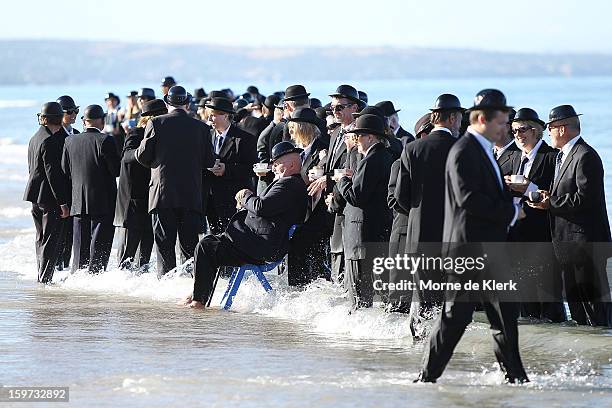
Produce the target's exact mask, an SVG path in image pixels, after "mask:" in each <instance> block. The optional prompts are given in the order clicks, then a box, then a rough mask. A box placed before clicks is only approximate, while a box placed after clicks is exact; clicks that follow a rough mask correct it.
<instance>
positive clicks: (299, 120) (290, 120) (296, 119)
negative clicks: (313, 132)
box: [287, 118, 318, 126]
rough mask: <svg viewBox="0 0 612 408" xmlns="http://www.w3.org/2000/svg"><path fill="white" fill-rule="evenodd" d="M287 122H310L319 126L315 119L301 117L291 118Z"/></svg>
mask: <svg viewBox="0 0 612 408" xmlns="http://www.w3.org/2000/svg"><path fill="white" fill-rule="evenodd" d="M287 122H297V123H310V124H311V125H315V126H317V125H318V123H317V122H316V121H315V120H307V119H301V118H295V119H294V118H289V119H287Z"/></svg>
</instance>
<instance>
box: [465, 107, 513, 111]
mask: <svg viewBox="0 0 612 408" xmlns="http://www.w3.org/2000/svg"><path fill="white" fill-rule="evenodd" d="M513 108H514V106H472V107H471V108H468V109H466V110H465V111H466V112H473V111H502V112H503V111H507V112H509V111H511V110H512V109H513Z"/></svg>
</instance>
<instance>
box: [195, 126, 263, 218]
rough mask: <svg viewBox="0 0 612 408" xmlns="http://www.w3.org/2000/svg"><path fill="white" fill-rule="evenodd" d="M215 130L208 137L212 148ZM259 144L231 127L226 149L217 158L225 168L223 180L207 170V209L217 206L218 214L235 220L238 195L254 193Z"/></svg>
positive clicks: (205, 188)
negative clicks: (245, 191) (239, 192)
mask: <svg viewBox="0 0 612 408" xmlns="http://www.w3.org/2000/svg"><path fill="white" fill-rule="evenodd" d="M215 135H216V133H215V130H214V129H213V130H211V131H210V134H209V136H208V140H209V141H210V142H209V143H210V146H211V147H212V146H213V144H214V141H215V139H216V136H215ZM256 144H257V140H256V138H255V136H253V135H252V134H250V133H247V132H245V131H244V130H242V129H240V128H239V127H238V126H236V125H231V126H230V128H229V130H228V131H227V134H226V135H225V139H224V140H223V145H222V146H221V150H220V151H219V154H218V155H215V158H218V159H220V160H221V163H223V164H225V173H224V174H223V176H219V177H217V176H215V175H214V174H212V173H211V172H210V171H209V170H204V200H205V202H204V208H205V209H208V207H209V206H210V205H213V206H214V210H215V211H216V214H218V215H219V216H222V217H231V216H232V215H233V214H234V213H235V212H236V199H235V197H236V193H237V192H238V191H240V190H242V189H244V188H247V189H253V186H252V185H251V184H252V183H251V179H252V177H253V174H254V173H253V164H254V163H255V162H257V150H256Z"/></svg>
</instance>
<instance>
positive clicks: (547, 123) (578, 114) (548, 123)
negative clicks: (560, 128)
mask: <svg viewBox="0 0 612 408" xmlns="http://www.w3.org/2000/svg"><path fill="white" fill-rule="evenodd" d="M582 115H583V114H582V113H577V114H575V115H571V116H565V117H562V118H558V119H553V120H551V121H548V122H546V123H545V124H544V126H548V125H550V124H551V123H553V122H558V121H560V120H565V119H569V118H577V117H578V116H582Z"/></svg>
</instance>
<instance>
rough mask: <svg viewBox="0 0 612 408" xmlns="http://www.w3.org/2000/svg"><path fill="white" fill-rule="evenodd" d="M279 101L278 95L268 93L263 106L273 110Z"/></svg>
mask: <svg viewBox="0 0 612 408" xmlns="http://www.w3.org/2000/svg"><path fill="white" fill-rule="evenodd" d="M279 102H280V97H279V96H278V95H270V96H268V97H266V100H265V101H264V103H263V104H264V106H265V107H266V108H268V109H270V110H274V108H276V104H277V103H279Z"/></svg>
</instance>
